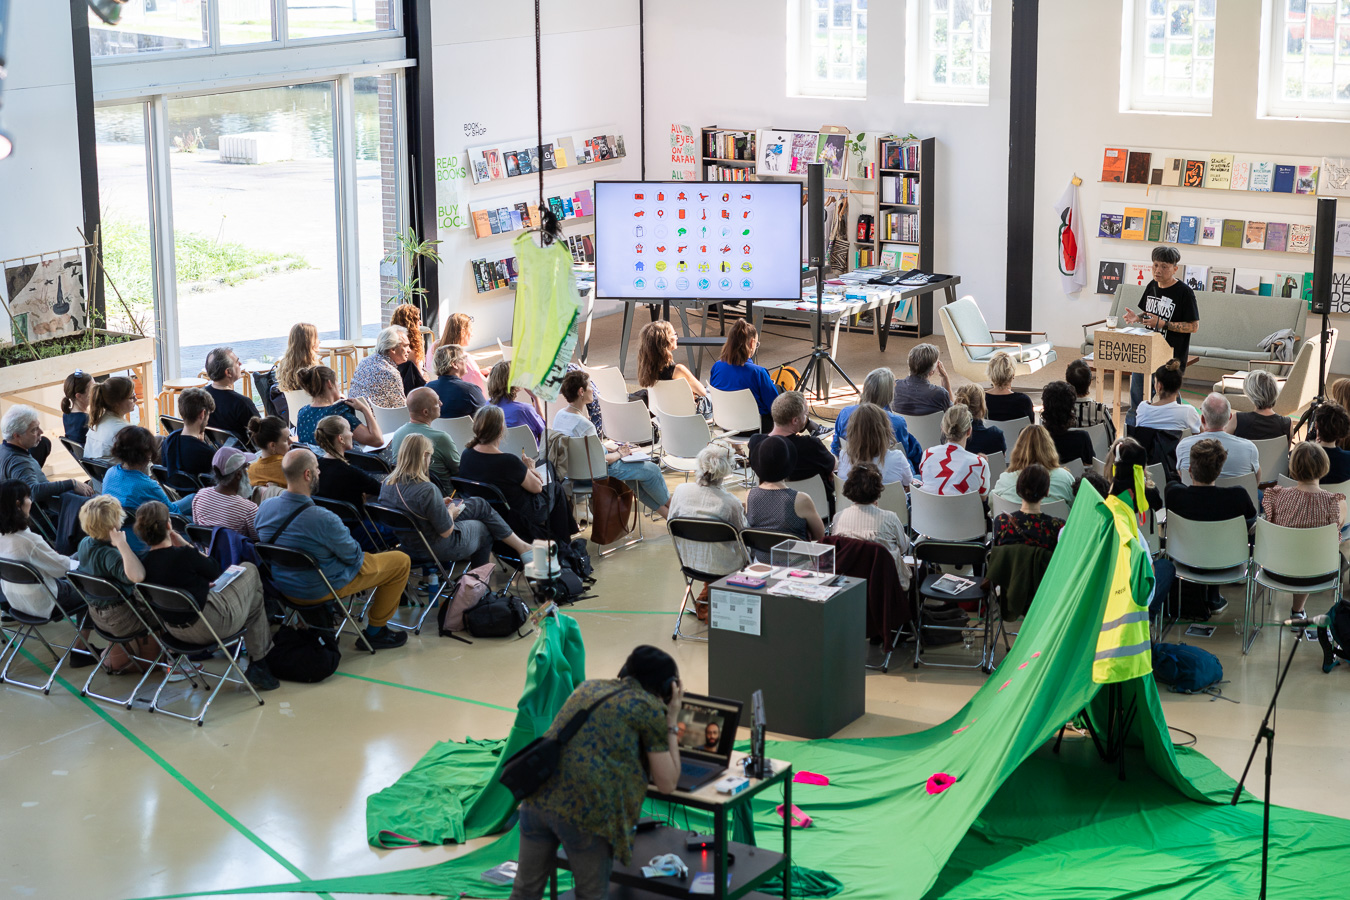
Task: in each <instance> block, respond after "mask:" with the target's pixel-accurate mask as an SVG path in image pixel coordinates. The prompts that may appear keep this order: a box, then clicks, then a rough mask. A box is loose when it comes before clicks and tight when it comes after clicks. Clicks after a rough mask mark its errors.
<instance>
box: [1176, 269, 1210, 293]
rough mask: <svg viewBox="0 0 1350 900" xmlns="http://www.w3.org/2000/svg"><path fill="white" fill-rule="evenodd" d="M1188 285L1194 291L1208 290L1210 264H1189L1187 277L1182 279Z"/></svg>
mask: <svg viewBox="0 0 1350 900" xmlns="http://www.w3.org/2000/svg"><path fill="white" fill-rule="evenodd" d="M1182 280H1183V281H1185V282H1186V287H1188V288H1190V289H1191V290H1193V291H1207V290H1209V288H1208V287H1206V285H1207V284H1209V266H1187V267H1186V277H1185V278H1184V279H1182Z"/></svg>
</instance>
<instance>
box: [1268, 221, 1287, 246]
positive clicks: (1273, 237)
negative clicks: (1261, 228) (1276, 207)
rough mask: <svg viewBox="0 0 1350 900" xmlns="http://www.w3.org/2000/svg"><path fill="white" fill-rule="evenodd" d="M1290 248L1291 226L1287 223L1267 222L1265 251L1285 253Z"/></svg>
mask: <svg viewBox="0 0 1350 900" xmlns="http://www.w3.org/2000/svg"><path fill="white" fill-rule="evenodd" d="M1288 247H1289V224H1288V223H1287V222H1267V223H1266V242H1265V245H1264V246H1263V247H1262V249H1264V250H1278V251H1279V252H1280V253H1283V252H1284V251H1285V250H1286V249H1288Z"/></svg>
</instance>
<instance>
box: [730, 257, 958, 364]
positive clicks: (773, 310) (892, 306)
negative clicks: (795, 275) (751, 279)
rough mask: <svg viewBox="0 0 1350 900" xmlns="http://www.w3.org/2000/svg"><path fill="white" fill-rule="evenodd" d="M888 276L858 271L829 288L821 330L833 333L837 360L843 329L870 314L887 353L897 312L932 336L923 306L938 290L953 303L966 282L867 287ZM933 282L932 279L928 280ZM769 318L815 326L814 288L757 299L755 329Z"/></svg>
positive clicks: (925, 279)
mask: <svg viewBox="0 0 1350 900" xmlns="http://www.w3.org/2000/svg"><path fill="white" fill-rule="evenodd" d="M888 273H889V270H886V269H883V268H881V267H880V266H874V267H871V268H868V269H855V270H854V271H852V272H845V273H844V274H843V275H841V276H840V277H839V278H837V279H831V281H829V282H827V283H826V284H825V291H824V293H823V294H822V296H821V310H820V311H821V320H820V327H821V329H822V331H823V330H825V329H833V333H832V337H831V340H830V352H831V353H832V354H835V355H837V354H838V352H839V332H840V330H841V329H842V328H843V327H844V326H845V325H847V324H849V323H856V321H857V317H858V316H861V315H863V314H864V313H867V312H871V313H872V314H873V315H872V333H873V334H875V335H876V337H877V347H878V348H879V349H881V350H883V351H884V350H885V349H886V340H887V338H888V337H889V336H890V332H891V329H890V323H891V318H892V317H893V316H896V314H897V313H898V314H899V319H900V321H902V322H907V321H910V320H911V319H912V320H913V321H914V322H915V323H917V324H919V326H920V327H919V332H920V334H919V336H920V337H923V336H925V335H927V334H929V333H930V332H931V322H932V311H931V309H930V310H929V311H928V315H926V316H925V315H923V314H922V310H921V309H920V307H921V306H922V304H924V303H930V304H931V302H932V301H931V297H932V295H933V294H934V293H935V292H937V291H942V292H943V293H944V294H945V301H944V302H946V303H951V302H952V301H953V300H955V299H956V286H957V285H958V284H960V283H961V278H960V276H958V275H940V276H923V275H922V274H919V275H917V276H915V278H914V283H912V284H906V283H905V282H904V281H899V282H897V283H895V284H870V283H868V282H869V279H871V278H874V277H878V276H880V275H885V274H888ZM889 274H895V273H889ZM898 274H900V275H901V276H903V275H904V273H898ZM930 278H932V279H933V280H929V279H930ZM920 279H922V281H920ZM766 315H771V316H773V317H775V318H780V319H795V320H798V321H804V322H807V323H810V322H812V321H813V320H814V319H815V315H816V288H815V285H814V283H812V284H811V285H810V286H804V287H803V288H802V295H801V298H800V299H798V300H756V301H755V303H754V305H753V308H752V310H751V312H750V316H751V320H750V321H751V324H753V325H754V326H755V328H757V329H763V327H764V317H765V316H766ZM924 322H927V323H929V326H928V330H925V329H924V327H923V323H924Z"/></svg>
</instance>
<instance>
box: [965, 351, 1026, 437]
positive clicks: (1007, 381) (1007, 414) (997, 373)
mask: <svg viewBox="0 0 1350 900" xmlns="http://www.w3.org/2000/svg"><path fill="white" fill-rule="evenodd" d="M985 372H986V374H988V375H989V383H990V385H991V387H990V388H989V390H987V391H985V392H984V402H985V407H986V408H987V409H988V410H989V418H990V419H992V420H993V421H995V422H1008V421H1011V420H1013V419H1026V420H1027V421H1028V422H1035V421H1036V410H1035V408H1034V407H1033V406H1032V403H1031V398H1030V397H1028V396H1027V395H1026V394H1024V393H1022V392H1021V391H1014V390H1013V387H1012V383H1013V376H1014V375H1016V374H1017V364H1016V363H1015V362H1013V358H1012V357H1011V356H1009V355H1008V354H1007V353H1006V352H1004V351H1003V350H1000V351H998V352H997V353H995V354H994V355H993V356H991V357H989V364H988V365H987V366H985ZM967 405H969V404H967Z"/></svg>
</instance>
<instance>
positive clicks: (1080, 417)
mask: <svg viewBox="0 0 1350 900" xmlns="http://www.w3.org/2000/svg"><path fill="white" fill-rule="evenodd" d="M1073 417H1074V426H1073V427H1075V428H1087V427H1089V426H1091V425H1105V426H1106V443H1107V446H1110V445H1111V444H1114V443H1115V442H1116V423H1115V421H1114V420H1113V419H1112V418H1111V408H1110V407H1108V406H1107V405H1106V404H1105V403H1098V402H1097V401H1096V400H1089V399H1088V398H1086V397H1080V398H1079V399H1078V400H1077V401H1076V402H1075V403H1074V405H1073Z"/></svg>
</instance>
